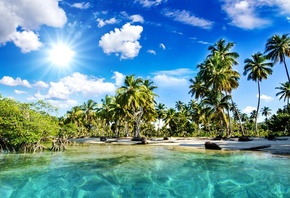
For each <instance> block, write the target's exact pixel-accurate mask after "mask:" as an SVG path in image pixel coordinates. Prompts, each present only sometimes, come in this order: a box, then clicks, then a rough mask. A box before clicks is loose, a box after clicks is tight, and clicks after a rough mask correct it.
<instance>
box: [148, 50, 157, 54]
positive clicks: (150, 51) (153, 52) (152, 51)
mask: <svg viewBox="0 0 290 198" xmlns="http://www.w3.org/2000/svg"><path fill="white" fill-rule="evenodd" d="M147 53H149V54H153V55H156V52H155V51H154V50H147Z"/></svg>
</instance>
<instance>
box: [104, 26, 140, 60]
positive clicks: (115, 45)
mask: <svg viewBox="0 0 290 198" xmlns="http://www.w3.org/2000/svg"><path fill="white" fill-rule="evenodd" d="M142 31H143V27H142V26H139V25H137V26H134V25H131V24H130V23H127V24H125V25H124V26H123V27H122V28H121V29H118V28H115V30H114V31H110V32H109V33H106V34H104V35H103V36H102V37H101V40H100V41H99V46H100V47H101V48H102V49H103V52H104V53H106V54H111V53H115V54H116V55H120V56H121V59H132V58H134V57H136V56H137V55H138V53H139V50H140V49H141V45H140V43H139V42H138V40H139V39H140V37H141V33H142Z"/></svg>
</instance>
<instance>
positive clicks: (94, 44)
mask: <svg viewBox="0 0 290 198" xmlns="http://www.w3.org/2000/svg"><path fill="white" fill-rule="evenodd" d="M289 29H290V1H289V0H242V1H241V0H215V1H212V0H122V1H117V0H114V1H113V0H98V1H97V0H89V1H70V0H46V1H39V0H9V1H7V0H0V93H1V94H2V95H3V96H4V97H11V98H15V99H16V100H19V101H23V102H35V101H37V100H40V99H41V100H45V101H48V102H50V103H51V104H53V105H55V106H57V107H58V108H59V115H60V116H61V115H63V114H64V113H65V112H66V111H67V110H69V109H70V108H71V107H72V106H75V105H80V104H82V103H83V102H86V101H87V100H88V99H93V100H95V101H96V102H100V101H101V99H102V98H104V97H105V95H107V94H108V95H114V94H115V90H116V89H117V88H118V87H120V86H121V85H122V83H123V80H124V77H125V76H126V75H131V74H135V75H136V77H142V78H144V79H150V80H152V81H153V82H154V83H155V85H157V86H158V89H157V90H156V93H157V94H158V95H159V97H158V98H157V99H156V100H157V102H161V103H164V104H165V105H166V106H168V107H174V106H175V103H176V101H178V100H180V101H183V102H185V103H187V102H189V100H190V99H191V98H190V95H189V94H188V91H189V85H190V83H189V79H190V78H193V77H194V76H195V75H196V73H197V69H196V66H197V65H198V64H199V63H201V62H203V61H204V60H205V57H206V56H207V55H208V53H209V52H208V50H207V49H208V47H209V46H210V45H213V44H214V43H216V42H217V41H218V40H219V39H221V38H224V39H226V41H228V42H235V43H236V45H235V47H234V49H233V50H234V51H236V52H238V53H239V54H240V58H239V60H238V61H239V65H238V66H236V67H235V69H236V70H237V71H239V72H240V73H241V79H240V81H239V83H240V85H239V88H238V89H237V90H235V91H234V92H233V99H234V101H235V102H236V103H237V104H238V107H239V109H241V110H242V111H243V112H246V113H249V112H250V111H252V110H253V109H255V108H256V104H257V84H256V83H255V82H253V81H247V78H246V76H243V75H242V72H243V68H244V59H246V58H250V57H251V55H252V54H253V53H255V52H258V51H260V52H264V49H265V44H266V41H267V39H268V38H270V37H271V36H272V35H274V34H279V35H282V34H285V33H289ZM57 46H58V48H57ZM59 46H62V47H59ZM57 49H58V51H57V52H56V50H57ZM53 53H54V55H53ZM55 53H56V54H55ZM62 53H65V55H62ZM59 55H62V56H68V58H67V59H68V60H67V62H62V63H60V62H59V60H57V57H58V56H59ZM287 64H288V65H290V61H289V59H287ZM273 70H274V72H273V75H272V76H269V78H268V80H266V81H262V83H261V93H262V101H261V107H264V106H268V107H270V108H271V109H272V113H275V112H276V110H277V108H280V107H283V105H284V104H285V103H284V102H283V101H279V99H278V98H277V97H276V96H275V95H276V93H277V90H276V89H275V87H277V86H279V83H284V82H286V74H285V70H284V67H283V65H280V64H277V65H275V66H274V68H273Z"/></svg>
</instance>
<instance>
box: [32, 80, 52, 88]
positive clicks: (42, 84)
mask: <svg viewBox="0 0 290 198" xmlns="http://www.w3.org/2000/svg"><path fill="white" fill-rule="evenodd" d="M33 86H34V87H36V88H48V87H49V85H48V84H47V83H45V82H43V81H38V82H36V83H34V84H33Z"/></svg>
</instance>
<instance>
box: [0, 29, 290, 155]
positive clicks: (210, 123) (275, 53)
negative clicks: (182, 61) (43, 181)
mask: <svg viewBox="0 0 290 198" xmlns="http://www.w3.org/2000/svg"><path fill="white" fill-rule="evenodd" d="M234 45H235V43H233V42H227V41H225V40H224V39H220V40H219V41H217V42H216V43H215V44H214V45H212V46H210V47H209V48H208V52H209V53H208V56H206V57H205V60H204V62H202V63H200V64H199V65H197V68H198V73H197V75H196V76H195V77H194V78H192V79H190V83H191V84H190V86H189V89H188V90H184V91H186V92H188V94H190V95H191V97H192V99H191V100H190V101H187V102H183V101H176V105H175V108H168V107H166V106H165V105H164V104H161V103H159V104H157V103H156V102H155V98H156V97H158V96H157V95H156V94H155V93H154V91H155V90H156V89H157V86H155V85H154V82H152V81H150V80H147V79H143V78H139V77H136V76H135V75H130V76H126V78H125V80H124V85H123V86H122V87H120V88H118V89H117V90H116V94H115V95H113V96H106V97H105V98H103V99H102V100H101V101H100V103H97V102H96V101H94V100H88V101H87V102H84V103H83V104H82V105H79V106H75V107H73V108H72V109H71V110H70V111H68V112H67V113H66V115H64V116H63V117H60V118H57V117H54V116H51V113H53V112H56V111H57V110H56V109H55V108H54V107H52V106H51V105H50V104H48V103H45V102H44V101H39V102H37V103H20V102H17V101H14V100H12V99H9V98H3V97H1V98H0V150H8V151H23V150H24V151H25V150H26V151H27V150H30V151H35V150H41V149H42V146H41V141H42V140H44V139H51V138H71V137H103V136H104V137H128V136H130V137H140V136H145V137H148V138H150V137H171V136H177V137H193V136H195V137H198V136H210V137H215V136H220V137H224V138H229V137H233V136H269V135H275V136H279V135H289V130H290V106H289V98H290V77H289V72H288V68H287V65H286V58H289V57H290V37H289V36H288V34H284V35H282V36H279V35H274V36H272V37H271V38H269V39H268V40H267V42H266V45H265V50H264V53H262V52H257V53H255V54H253V55H252V56H251V57H249V58H247V59H246V60H244V72H243V75H245V76H247V79H248V80H251V81H253V83H255V84H256V86H257V93H258V101H257V109H256V110H254V111H253V112H252V113H251V114H250V116H248V115H247V114H245V113H241V111H240V109H239V108H238V106H237V104H236V103H235V101H234V100H233V98H232V95H231V94H232V91H233V90H234V89H237V88H238V87H239V79H240V73H239V72H237V71H236V70H235V66H236V65H238V62H237V59H238V58H239V54H238V53H237V52H234V51H232V48H233V47H234ZM277 64H281V65H282V66H283V67H284V68H285V75H286V76H287V79H288V81H287V82H281V83H280V85H277V87H276V89H277V94H276V95H277V96H280V99H282V100H284V101H285V106H283V107H281V108H280V109H278V111H277V112H276V113H273V114H272V112H271V109H270V108H269V107H260V93H261V89H262V88H263V87H261V86H260V83H261V82H262V81H263V80H267V78H268V76H269V75H271V74H272V73H273V72H274V68H273V67H274V65H277ZM259 114H262V115H264V116H265V117H266V119H265V120H264V122H262V123H258V122H257V118H258V116H259Z"/></svg>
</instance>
